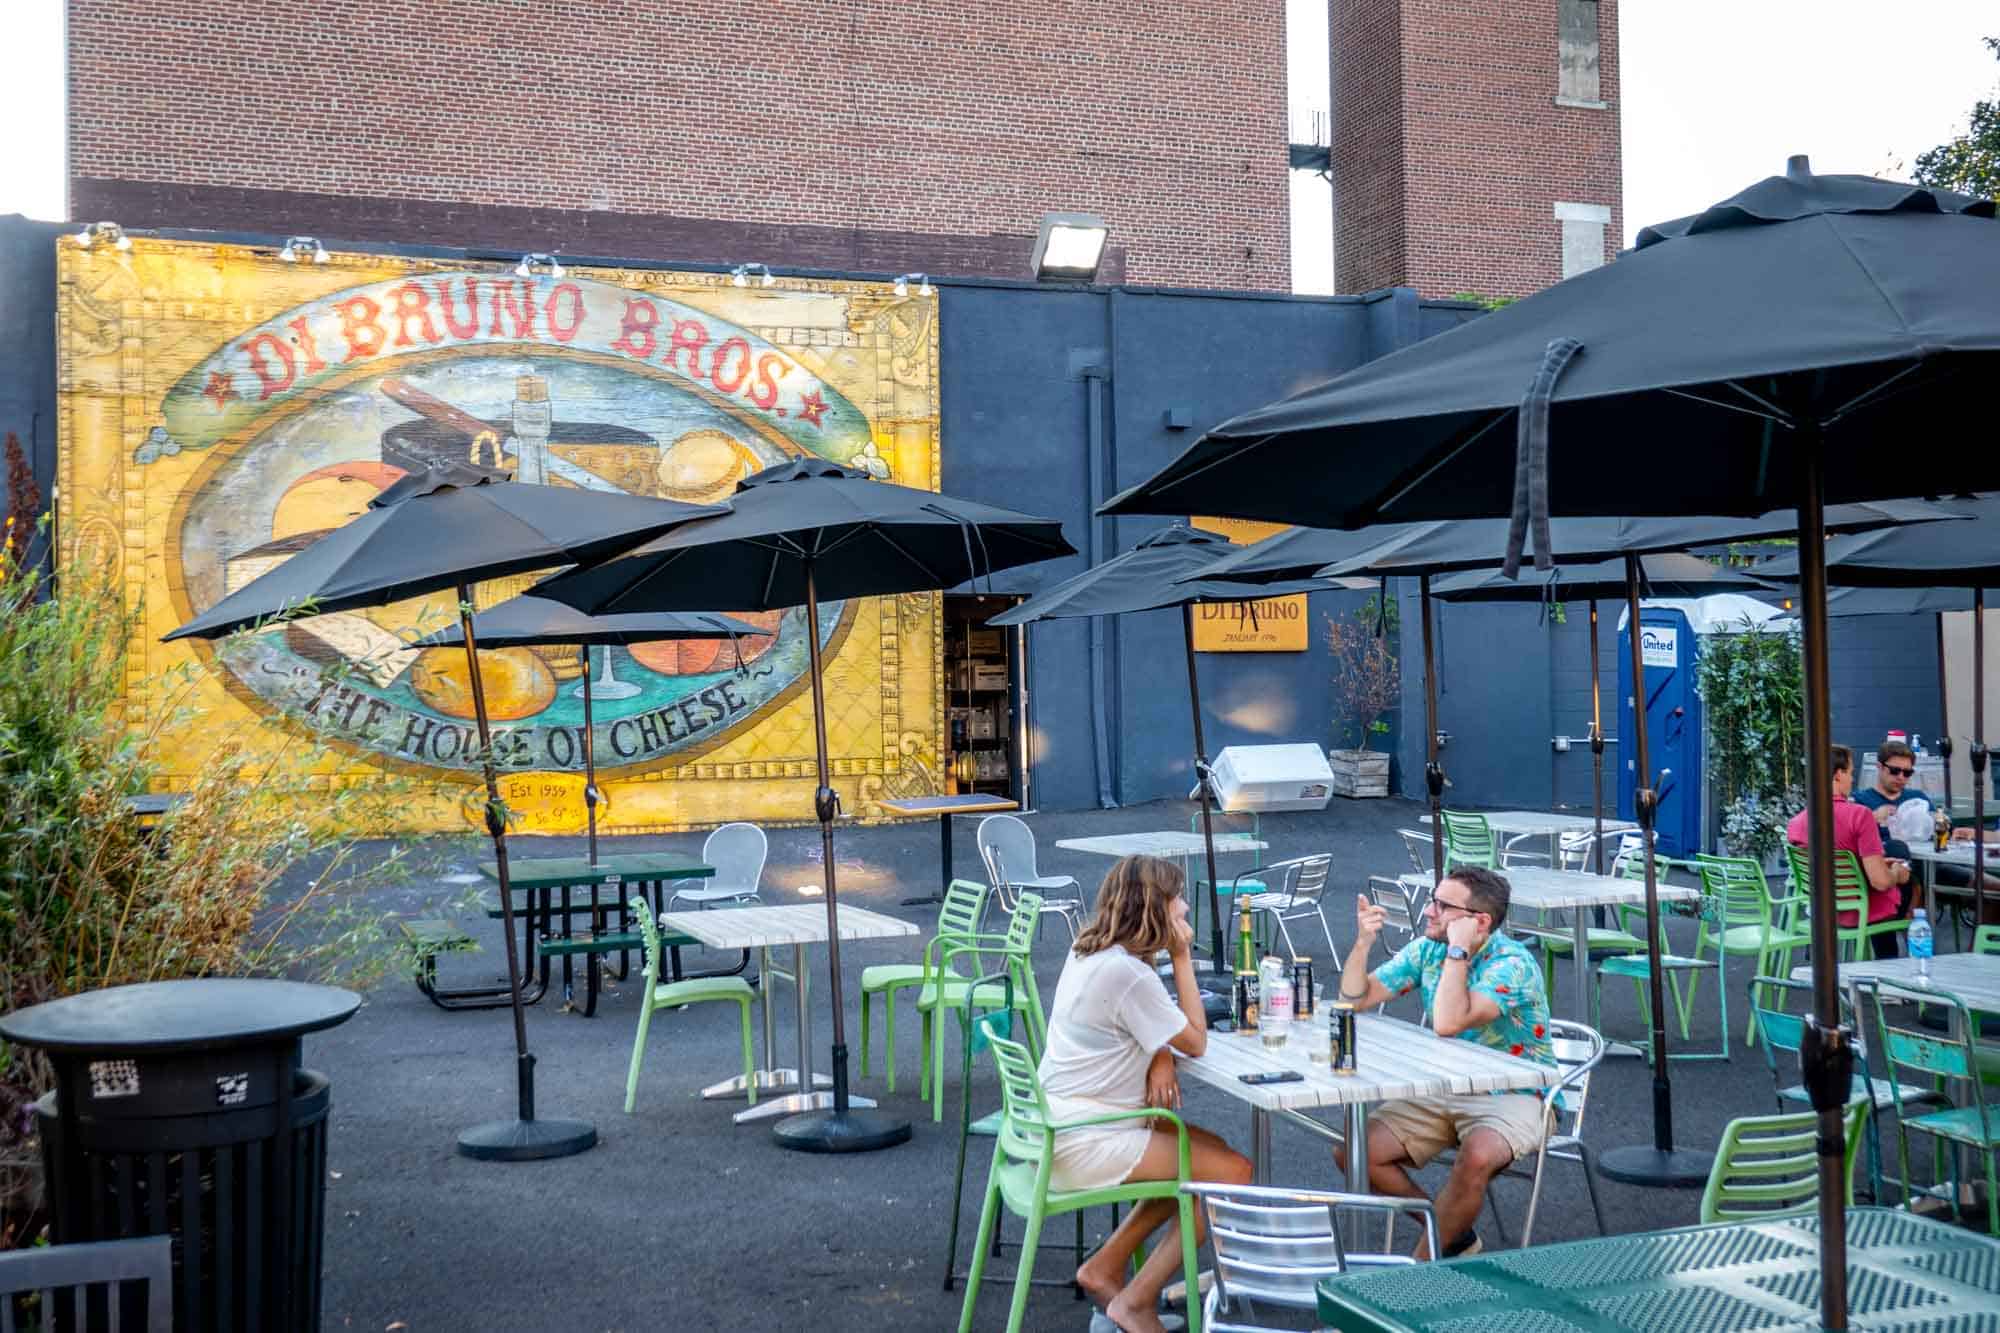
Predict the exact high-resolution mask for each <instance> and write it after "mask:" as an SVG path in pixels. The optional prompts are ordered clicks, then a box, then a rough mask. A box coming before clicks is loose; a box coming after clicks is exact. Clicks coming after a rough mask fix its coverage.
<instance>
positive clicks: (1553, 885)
mask: <svg viewBox="0 0 2000 1333" xmlns="http://www.w3.org/2000/svg"><path fill="white" fill-rule="evenodd" d="M1500 873H1501V874H1503V875H1505V876H1506V877H1507V883H1508V884H1509V885H1511V886H1512V887H1513V896H1512V898H1511V900H1510V902H1509V904H1508V908H1507V918H1508V920H1510V921H1512V920H1514V919H1515V918H1514V914H1515V913H1516V912H1518V911H1520V910H1521V909H1522V908H1524V907H1525V908H1528V909H1530V910H1532V911H1537V912H1563V911H1566V912H1568V913H1569V914H1570V927H1571V935H1570V952H1571V954H1572V958H1571V962H1572V963H1573V964H1574V965H1575V967H1576V1009H1577V1021H1578V1022H1580V1023H1588V1022H1589V1021H1590V918H1589V916H1588V915H1587V914H1586V913H1585V912H1584V910H1583V909H1585V908H1588V907H1632V906H1642V905H1644V903H1645V901H1646V882H1645V881H1644V880H1642V879H1626V878H1624V877H1623V876H1622V875H1593V874H1590V873H1589V872H1588V871H1583V870H1550V869H1548V868H1547V867H1545V866H1513V867H1511V868H1509V869H1507V870H1503V871H1501V872H1500ZM1657 889H1658V892H1659V897H1660V902H1661V903H1662V904H1665V903H1670V902H1691V901H1693V902H1698V901H1700V899H1701V890H1700V889H1694V888H1687V887H1684V886H1678V885H1667V884H1660V885H1658V886H1657ZM1501 929H1502V930H1505V929H1506V927H1505V926H1502V927H1501ZM1523 933H1525V932H1523Z"/></svg>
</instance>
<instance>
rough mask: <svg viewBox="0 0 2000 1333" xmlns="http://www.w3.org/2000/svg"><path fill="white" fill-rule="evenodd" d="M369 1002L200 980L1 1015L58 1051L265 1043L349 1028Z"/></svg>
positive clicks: (302, 986)
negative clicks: (337, 1027) (343, 1025)
mask: <svg viewBox="0 0 2000 1333" xmlns="http://www.w3.org/2000/svg"><path fill="white" fill-rule="evenodd" d="M360 1006H361V997H360V996H359V995H356V994H355V993H354V992H353V991H349V990H341V989H340V988H339V987H337V986H314V985H309V984H307V983H305V982H301V981H275V980H265V979H261V978H256V977H199V978H193V979H190V980H184V981H147V982H142V983H140V984H138V985H135V986H113V987H111V988H109V989H107V990H95V991H86V992H84V993H83V994H81V995H67V996H64V997H63V998H62V999H60V1000H50V1001H49V1002H48V1003H46V1004H37V1005H30V1006H29V1007H28V1008H26V1009H17V1010H15V1011H14V1012H13V1013H10V1014H7V1015H5V1016H4V1017H0V1037H4V1038H6V1039H7V1040H8V1041H11V1042H18V1043H20V1044H21V1045H23V1046H35V1047H40V1048H41V1049H43V1050H47V1051H53V1052H57V1053H61V1052H70V1053H73V1054H88V1053H91V1052H97V1051H107V1052H108V1051H173V1050H186V1049H191V1048H195V1047H227V1046H264V1045H271V1044H275V1043H277V1042H280V1041H283V1040H286V1039H289V1038H295V1037H297V1036H298V1035H299V1034H300V1033H304V1032H317V1031H318V1030H320V1029H321V1028H330V1027H333V1026H335V1025H336V1024H339V1023H345V1022H346V1021H347V1020H348V1019H349V1018H351V1017H353V1015H354V1011H355V1010H356V1009H358V1008H360Z"/></svg>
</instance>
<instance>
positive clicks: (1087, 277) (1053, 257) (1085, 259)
mask: <svg viewBox="0 0 2000 1333" xmlns="http://www.w3.org/2000/svg"><path fill="white" fill-rule="evenodd" d="M1110 235H1111V227H1110V225H1109V224H1108V223H1106V222H1105V220H1104V219H1103V218H1101V217H1098V216H1097V215H1096V214H1095V213H1044V214H1043V215H1042V226H1041V230H1040V231H1038V232H1036V233H1035V255H1034V259H1033V261H1032V267H1033V269H1034V273H1035V281H1037V282H1095V281H1097V269H1098V265H1100V264H1101V263H1103V262H1104V242H1105V239H1106V238H1107V237H1109V236H1110Z"/></svg>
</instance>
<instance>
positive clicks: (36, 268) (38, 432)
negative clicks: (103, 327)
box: [0, 213, 64, 508]
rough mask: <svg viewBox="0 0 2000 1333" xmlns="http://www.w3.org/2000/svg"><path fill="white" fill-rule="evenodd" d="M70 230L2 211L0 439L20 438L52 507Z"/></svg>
mask: <svg viewBox="0 0 2000 1333" xmlns="http://www.w3.org/2000/svg"><path fill="white" fill-rule="evenodd" d="M63 231H64V228H62V227H60V226H58V225H57V224H55V223H53V222H34V221H30V220H29V219H27V218H24V217H22V216H20V215H19V214H18V213H16V214H9V215H8V216H6V217H0V302H4V303H5V304H4V305H0V310H4V311H5V314H4V316H0V441H4V440H5V439H6V438H7V432H8V431H13V432H14V433H15V434H16V435H18V436H20V438H21V447H22V448H23V449H24V450H26V451H27V453H28V457H29V459H30V461H31V462H32V463H33V465H34V469H35V484H36V485H37V486H39V487H40V488H41V492H42V504H43V506H44V507H45V508H46V507H47V505H48V502H49V498H50V497H51V496H52V495H54V494H55V479H56V342H55V331H56V246H55V240H56V237H57V236H59V235H61V234H62V232H63ZM0 475H4V474H0ZM8 498H9V499H11V498H12V497H8Z"/></svg>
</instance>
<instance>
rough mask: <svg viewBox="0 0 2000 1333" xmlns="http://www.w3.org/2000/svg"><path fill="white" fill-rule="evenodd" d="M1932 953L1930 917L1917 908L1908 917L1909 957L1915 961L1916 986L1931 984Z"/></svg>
mask: <svg viewBox="0 0 2000 1333" xmlns="http://www.w3.org/2000/svg"><path fill="white" fill-rule="evenodd" d="M1933 952H1934V948H1933V942H1932V940H1931V922H1930V917H1928V916H1927V915H1925V913H1924V909H1923V908H1921V907H1919V908H1918V909H1917V910H1916V911H1915V912H1913V913H1912V914H1911V916H1910V957H1912V958H1914V959H1916V960H1917V984H1918V985H1919V986H1928V985H1930V984H1931V954H1932V953H1933Z"/></svg>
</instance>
